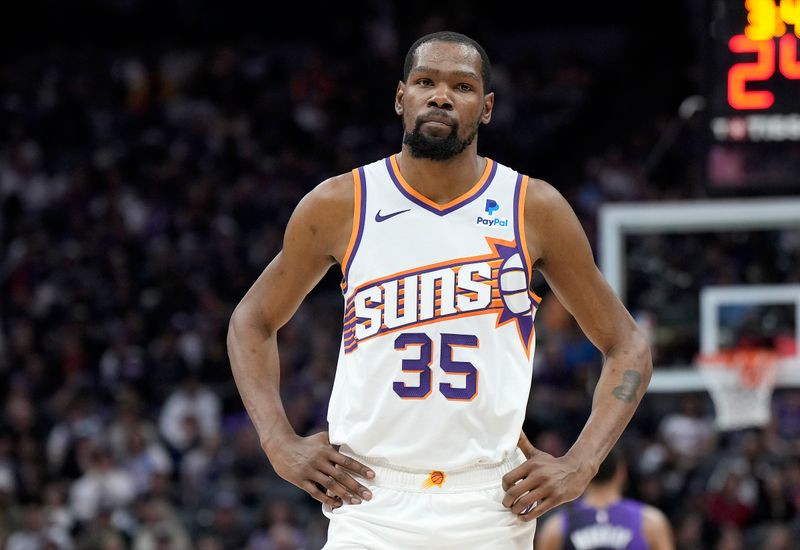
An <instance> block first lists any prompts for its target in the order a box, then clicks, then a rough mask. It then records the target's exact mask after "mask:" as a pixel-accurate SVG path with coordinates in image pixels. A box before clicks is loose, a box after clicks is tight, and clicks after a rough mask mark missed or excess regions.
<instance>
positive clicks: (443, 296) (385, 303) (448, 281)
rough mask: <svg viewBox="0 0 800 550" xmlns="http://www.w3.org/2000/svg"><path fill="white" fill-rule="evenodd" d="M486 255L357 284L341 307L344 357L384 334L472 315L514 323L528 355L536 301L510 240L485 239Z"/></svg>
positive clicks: (501, 322) (421, 267) (523, 267)
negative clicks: (487, 246) (342, 310)
mask: <svg viewBox="0 0 800 550" xmlns="http://www.w3.org/2000/svg"><path fill="white" fill-rule="evenodd" d="M486 242H487V244H488V245H489V249H490V252H488V253H487V254H483V255H480V256H472V257H467V258H455V259H452V260H448V261H445V262H439V263H436V264H432V265H426V266H420V267H418V268H416V269H411V270H407V271H403V272H400V273H394V274H392V275H389V276H386V277H382V278H380V279H375V280H373V281H369V282H367V283H364V284H362V285H360V286H359V287H358V288H356V289H355V290H353V292H352V294H351V295H350V297H349V298H348V300H347V302H346V307H345V318H344V346H345V353H351V352H352V351H354V350H355V349H356V348H357V347H358V345H359V343H361V342H364V341H366V340H369V339H372V338H376V337H379V336H382V335H385V334H387V333H391V332H395V331H398V330H405V329H408V328H411V327H415V326H420V325H427V324H430V323H435V322H439V321H443V320H446V319H453V318H458V317H468V316H472V315H486V314H496V315H497V323H496V325H495V326H497V327H500V326H503V325H505V324H508V323H515V324H516V328H517V332H518V334H519V337H520V341H521V343H522V345H523V346H524V348H525V351H526V353H527V354H528V355H529V356H530V350H531V345H532V342H533V316H534V313H535V308H536V307H537V306H538V305H539V302H540V298H539V297H538V296H536V295H535V294H534V293H533V292H531V291H530V273H529V271H528V269H527V268H526V266H525V262H524V260H523V255H522V254H521V253H520V250H519V249H518V248H517V245H516V243H515V242H514V241H503V240H500V239H494V238H491V237H486Z"/></svg>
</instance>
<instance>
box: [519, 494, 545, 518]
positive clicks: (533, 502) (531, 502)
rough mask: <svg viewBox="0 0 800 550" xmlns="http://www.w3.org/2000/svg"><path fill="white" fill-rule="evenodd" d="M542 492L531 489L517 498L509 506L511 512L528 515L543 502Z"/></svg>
mask: <svg viewBox="0 0 800 550" xmlns="http://www.w3.org/2000/svg"><path fill="white" fill-rule="evenodd" d="M543 493H544V492H543V491H542V490H540V489H533V490H531V491H528V492H527V493H525V494H524V495H522V496H521V497H519V498H518V499H517V500H516V501H514V503H513V504H512V505H511V512H512V513H514V514H517V515H520V514H528V513H530V512H531V511H532V510H533V509H534V508H536V507H537V506H538V505H539V503H540V502H542V501H543V500H544V495H543Z"/></svg>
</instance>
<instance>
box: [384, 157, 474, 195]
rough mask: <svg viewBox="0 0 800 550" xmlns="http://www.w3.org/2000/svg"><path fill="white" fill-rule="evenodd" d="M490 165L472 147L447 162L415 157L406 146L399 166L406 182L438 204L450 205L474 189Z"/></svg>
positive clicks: (399, 159) (398, 162)
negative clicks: (487, 165) (449, 203)
mask: <svg viewBox="0 0 800 550" xmlns="http://www.w3.org/2000/svg"><path fill="white" fill-rule="evenodd" d="M486 163H487V160H486V158H484V157H479V156H478V155H477V154H476V152H475V150H474V149H473V148H472V147H468V148H467V149H466V150H465V151H464V152H462V153H460V154H459V155H456V156H455V157H453V158H452V159H449V160H446V161H434V160H430V159H421V158H414V157H412V156H411V153H410V152H409V151H408V149H407V148H406V147H405V146H404V147H403V150H402V152H400V153H399V154H398V155H397V166H398V167H399V168H400V173H401V174H402V176H403V178H404V179H405V180H406V182H408V184H409V185H410V186H411V187H413V188H414V189H415V190H416V191H418V192H419V193H421V194H422V195H424V196H425V197H427V198H429V199H430V200H432V201H433V202H435V203H437V204H447V203H448V202H450V201H452V200H454V199H457V198H458V197H460V196H461V195H463V194H464V193H466V192H467V191H469V190H470V189H472V187H473V186H474V185H475V184H476V183H477V182H478V180H479V179H480V177H481V175H482V174H483V172H484V170H485V169H486Z"/></svg>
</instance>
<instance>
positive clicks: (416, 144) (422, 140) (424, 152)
mask: <svg viewBox="0 0 800 550" xmlns="http://www.w3.org/2000/svg"><path fill="white" fill-rule="evenodd" d="M423 123H424V122H423V121H421V120H419V119H417V122H416V124H415V125H414V130H413V131H412V132H411V133H409V132H404V133H403V145H408V150H409V152H410V153H411V156H412V157H414V158H421V159H430V160H436V161H445V160H450V159H451V158H453V157H454V156H456V155H458V154H459V153H461V152H462V151H463V150H464V149H466V148H467V147H468V146H469V144H470V143H472V142H473V140H474V139H475V136H477V135H478V126H479V124H480V122H478V123H477V124H475V127H474V129H473V131H472V133H470V134H469V135H468V136H467V137H466V138H464V139H458V128H459V125H458V123H456V124H453V126H451V129H450V133H449V134H448V135H447V137H443V138H440V137H432V136H429V135H425V134H423V133H422V130H420V127H421V126H422V124H423Z"/></svg>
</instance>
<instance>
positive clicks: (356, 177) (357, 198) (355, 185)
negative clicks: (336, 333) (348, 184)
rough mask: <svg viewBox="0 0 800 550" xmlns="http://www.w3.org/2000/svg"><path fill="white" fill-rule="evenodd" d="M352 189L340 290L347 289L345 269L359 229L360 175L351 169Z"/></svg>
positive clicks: (356, 170) (348, 263) (348, 264)
mask: <svg viewBox="0 0 800 550" xmlns="http://www.w3.org/2000/svg"><path fill="white" fill-rule="evenodd" d="M353 188H354V190H355V200H354V201H353V203H354V204H353V229H352V230H351V231H350V241H348V243H347V250H345V253H344V257H343V258H342V266H341V267H342V276H343V277H344V278H343V279H342V290H344V289H346V288H347V278H346V277H347V268H348V267H350V260H351V259H352V258H351V257H352V255H353V249H354V248H355V246H356V243H357V242H358V233H359V231H360V229H361V174H360V173H359V171H358V169H357V168H355V169H353Z"/></svg>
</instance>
